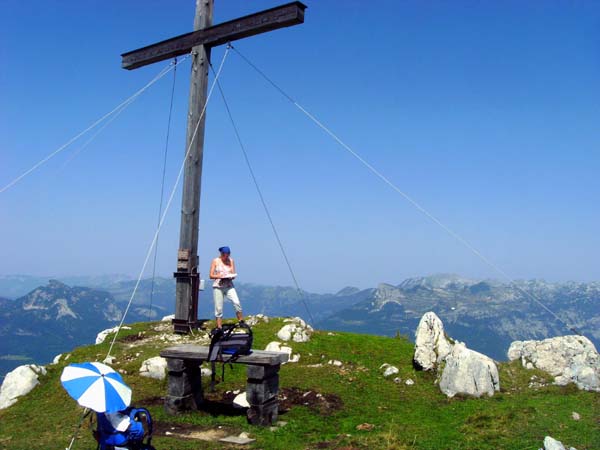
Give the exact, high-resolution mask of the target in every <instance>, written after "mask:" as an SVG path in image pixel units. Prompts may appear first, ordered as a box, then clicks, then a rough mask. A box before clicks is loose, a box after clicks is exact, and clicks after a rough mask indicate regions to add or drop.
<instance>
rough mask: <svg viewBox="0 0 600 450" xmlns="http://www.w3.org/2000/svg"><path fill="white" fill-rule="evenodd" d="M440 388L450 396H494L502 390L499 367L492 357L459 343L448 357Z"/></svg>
mask: <svg viewBox="0 0 600 450" xmlns="http://www.w3.org/2000/svg"><path fill="white" fill-rule="evenodd" d="M440 389H441V391H442V392H443V393H444V394H446V395H447V396H448V397H454V396H455V395H457V394H461V395H469V396H473V397H481V396H482V395H489V396H492V395H494V392H496V391H499V390H500V379H499V377H498V368H497V367H496V364H495V363H494V361H493V360H492V359H491V358H488V357H487V356H485V355H482V354H481V353H478V352H476V351H474V350H470V349H468V348H467V347H466V346H465V345H464V344H462V343H457V344H455V345H454V347H453V348H452V352H451V353H450V354H449V355H448V356H447V358H446V364H445V367H444V370H443V371H442V377H441V379H440Z"/></svg>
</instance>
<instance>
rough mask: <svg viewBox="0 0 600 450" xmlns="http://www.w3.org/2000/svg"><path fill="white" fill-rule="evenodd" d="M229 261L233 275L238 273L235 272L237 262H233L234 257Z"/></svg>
mask: <svg viewBox="0 0 600 450" xmlns="http://www.w3.org/2000/svg"><path fill="white" fill-rule="evenodd" d="M229 259H230V260H231V272H232V273H237V272H236V270H235V261H234V260H233V258H232V257H229Z"/></svg>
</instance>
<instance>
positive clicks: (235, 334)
mask: <svg viewBox="0 0 600 450" xmlns="http://www.w3.org/2000/svg"><path fill="white" fill-rule="evenodd" d="M252 341H253V336H252V329H251V328H250V327H249V326H248V325H247V324H246V323H245V322H239V323H237V324H231V325H230V324H225V325H223V328H214V329H213V330H212V331H211V332H210V347H209V349H208V361H210V363H211V368H212V375H211V381H210V388H211V390H212V391H214V390H215V376H216V375H215V372H216V371H215V368H216V362H217V361H220V362H222V363H223V369H222V380H223V381H225V363H232V362H234V361H235V360H236V359H237V358H238V357H239V356H240V355H249V354H250V353H252ZM224 356H225V359H224ZM231 367H232V368H233V366H231Z"/></svg>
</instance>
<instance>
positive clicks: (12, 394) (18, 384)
mask: <svg viewBox="0 0 600 450" xmlns="http://www.w3.org/2000/svg"><path fill="white" fill-rule="evenodd" d="M40 374H41V375H46V368H45V367H44V366H37V365H35V364H26V365H24V366H19V367H17V368H16V369H14V370H13V371H11V372H8V373H7V374H6V377H4V381H3V382H2V386H0V409H5V408H8V407H9V406H11V405H14V404H15V403H16V402H17V400H18V398H19V397H22V396H23V395H26V394H28V393H29V392H31V390H32V389H33V388H34V387H36V386H37V385H38V384H40V381H39V375H40Z"/></svg>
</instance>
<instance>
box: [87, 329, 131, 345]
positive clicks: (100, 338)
mask: <svg viewBox="0 0 600 450" xmlns="http://www.w3.org/2000/svg"><path fill="white" fill-rule="evenodd" d="M118 329H119V327H118V326H117V327H113V328H107V329H106V330H102V331H101V332H100V333H98V335H97V336H96V345H98V344H102V343H103V342H104V341H105V340H106V338H107V337H108V335H109V334H113V333H116V332H117V330H118ZM121 330H131V327H121Z"/></svg>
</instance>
